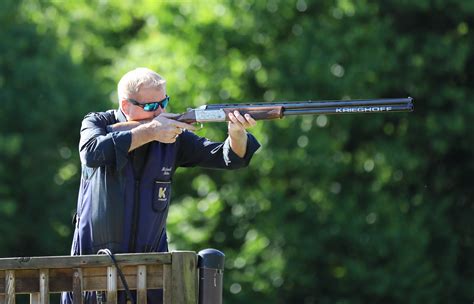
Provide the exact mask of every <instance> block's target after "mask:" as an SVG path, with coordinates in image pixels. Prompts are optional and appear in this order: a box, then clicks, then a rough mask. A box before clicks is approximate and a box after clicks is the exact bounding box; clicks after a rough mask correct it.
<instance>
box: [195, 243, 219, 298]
mask: <svg viewBox="0 0 474 304" xmlns="http://www.w3.org/2000/svg"><path fill="white" fill-rule="evenodd" d="M224 262H225V255H224V253H222V252H221V251H219V250H217V249H211V248H210V249H204V250H201V251H199V253H198V268H199V304H222V286H223V285H222V282H223V279H224Z"/></svg>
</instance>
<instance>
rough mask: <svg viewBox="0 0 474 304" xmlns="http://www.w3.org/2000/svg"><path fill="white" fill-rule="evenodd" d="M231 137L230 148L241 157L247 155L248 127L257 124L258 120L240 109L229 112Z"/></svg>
mask: <svg viewBox="0 0 474 304" xmlns="http://www.w3.org/2000/svg"><path fill="white" fill-rule="evenodd" d="M229 119H230V121H229V124H228V127H227V128H228V131H229V139H230V148H231V149H232V151H234V153H235V154H237V155H238V156H239V157H240V158H242V157H244V156H245V153H246V152H247V131H246V129H248V128H251V127H253V126H255V125H256V124H257V122H256V121H255V120H254V119H253V118H252V116H250V115H249V114H245V115H244V116H242V115H241V114H240V113H239V112H238V111H234V113H229Z"/></svg>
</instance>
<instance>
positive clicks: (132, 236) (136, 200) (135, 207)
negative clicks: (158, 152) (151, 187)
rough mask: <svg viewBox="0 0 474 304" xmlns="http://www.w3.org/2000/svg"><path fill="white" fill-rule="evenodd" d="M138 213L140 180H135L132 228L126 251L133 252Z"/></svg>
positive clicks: (135, 241) (136, 233)
mask: <svg viewBox="0 0 474 304" xmlns="http://www.w3.org/2000/svg"><path fill="white" fill-rule="evenodd" d="M139 214H140V180H139V179H136V180H135V196H134V201H133V213H132V230H131V231H130V242H129V247H128V252H135V250H136V248H135V247H136V243H137V235H138V216H139Z"/></svg>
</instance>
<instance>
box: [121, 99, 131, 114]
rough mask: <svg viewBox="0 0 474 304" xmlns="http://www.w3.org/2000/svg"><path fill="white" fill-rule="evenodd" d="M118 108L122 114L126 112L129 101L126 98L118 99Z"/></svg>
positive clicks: (128, 107)
mask: <svg viewBox="0 0 474 304" xmlns="http://www.w3.org/2000/svg"><path fill="white" fill-rule="evenodd" d="M120 109H122V112H123V113H124V114H128V112H129V109H130V103H129V102H128V101H127V100H126V99H122V100H120Z"/></svg>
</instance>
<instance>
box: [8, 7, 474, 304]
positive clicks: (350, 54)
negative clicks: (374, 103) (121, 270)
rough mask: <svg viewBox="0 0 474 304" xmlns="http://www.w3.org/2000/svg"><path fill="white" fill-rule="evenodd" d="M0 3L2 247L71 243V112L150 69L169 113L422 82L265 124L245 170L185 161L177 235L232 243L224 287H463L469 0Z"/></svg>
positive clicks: (312, 293)
mask: <svg viewBox="0 0 474 304" xmlns="http://www.w3.org/2000/svg"><path fill="white" fill-rule="evenodd" d="M0 6H1V7H0V115H1V120H0V256H2V257H10V256H35V255H64V254H68V252H69V248H70V242H71V238H72V228H73V227H72V225H71V214H72V213H73V211H74V209H75V204H76V198H77V191H78V186H79V177H80V176H79V174H80V162H79V158H78V151H77V145H78V139H79V127H80V122H81V119H82V117H83V116H84V115H85V114H86V113H88V112H91V111H100V110H105V109H109V108H115V107H117V104H116V103H114V101H115V99H116V95H115V86H116V83H117V82H118V80H119V79H120V77H121V75H123V74H124V73H125V72H126V71H128V70H130V69H132V68H135V67H138V66H146V67H149V68H152V69H154V70H156V71H157V72H158V73H160V74H162V75H163V76H164V77H165V78H166V79H167V80H168V94H169V95H171V96H172V106H171V110H170V111H172V112H182V111H184V110H185V109H186V108H188V107H195V106H199V105H202V104H206V103H224V102H253V101H255V102H257V101H281V100H309V99H313V100H316V99H341V98H351V99H364V98H382V97H383V98H389V97H407V96H412V97H414V98H415V112H413V113H386V114H354V115H339V116H324V115H320V116H306V117H290V118H287V119H284V120H281V121H271V122H262V123H259V124H258V126H257V127H255V128H254V129H253V130H252V133H254V134H255V135H256V137H257V138H258V139H259V140H260V141H261V143H262V145H263V147H262V148H261V149H260V151H259V152H258V153H257V154H256V155H255V157H254V159H253V162H252V164H251V166H250V168H248V169H245V170H239V171H234V172H224V171H211V170H203V169H199V168H197V169H186V170H183V169H180V170H178V172H177V175H176V176H175V179H174V183H175V186H174V199H173V203H172V209H171V211H170V215H169V221H168V223H169V225H168V227H169V231H170V242H171V248H172V249H181V250H194V251H199V250H201V249H203V248H207V247H214V248H218V249H220V250H222V251H224V252H225V254H226V272H225V286H224V299H225V300H224V301H225V303H230V304H234V303H305V304H309V303H339V304H342V303H471V302H472V301H474V287H473V286H474V263H473V257H474V238H473V232H474V225H473V220H474V201H473V193H474V187H473V182H472V179H471V178H472V176H471V175H472V174H473V173H474V158H473V152H474V148H473V143H474V135H473V134H474V133H473V130H472V129H473V127H472V126H473V125H472V123H473V120H474V104H473V102H472V101H471V98H472V96H474V94H473V84H474V56H473V55H474V53H473V52H474V1H472V0H417V1H408V0H385V1H367V0H319V1H316V0H314V1H310V0H297V1H294V0H291V1H284V0H280V1H279V0H268V1H264V0H255V1H250V0H239V1H230V0H228V1H224V0H222V1H217V0H212V1H153V0H148V1H107V0H100V1H84V0H76V1H38V0H24V1H14V0H3V1H2V3H1V4H0ZM469 121H471V124H470V123H469ZM198 134H200V135H202V136H207V137H209V138H211V139H215V140H223V139H224V138H225V136H226V126H225V125H224V124H208V125H206V126H205V127H204V129H203V130H201V131H199V133H198Z"/></svg>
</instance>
